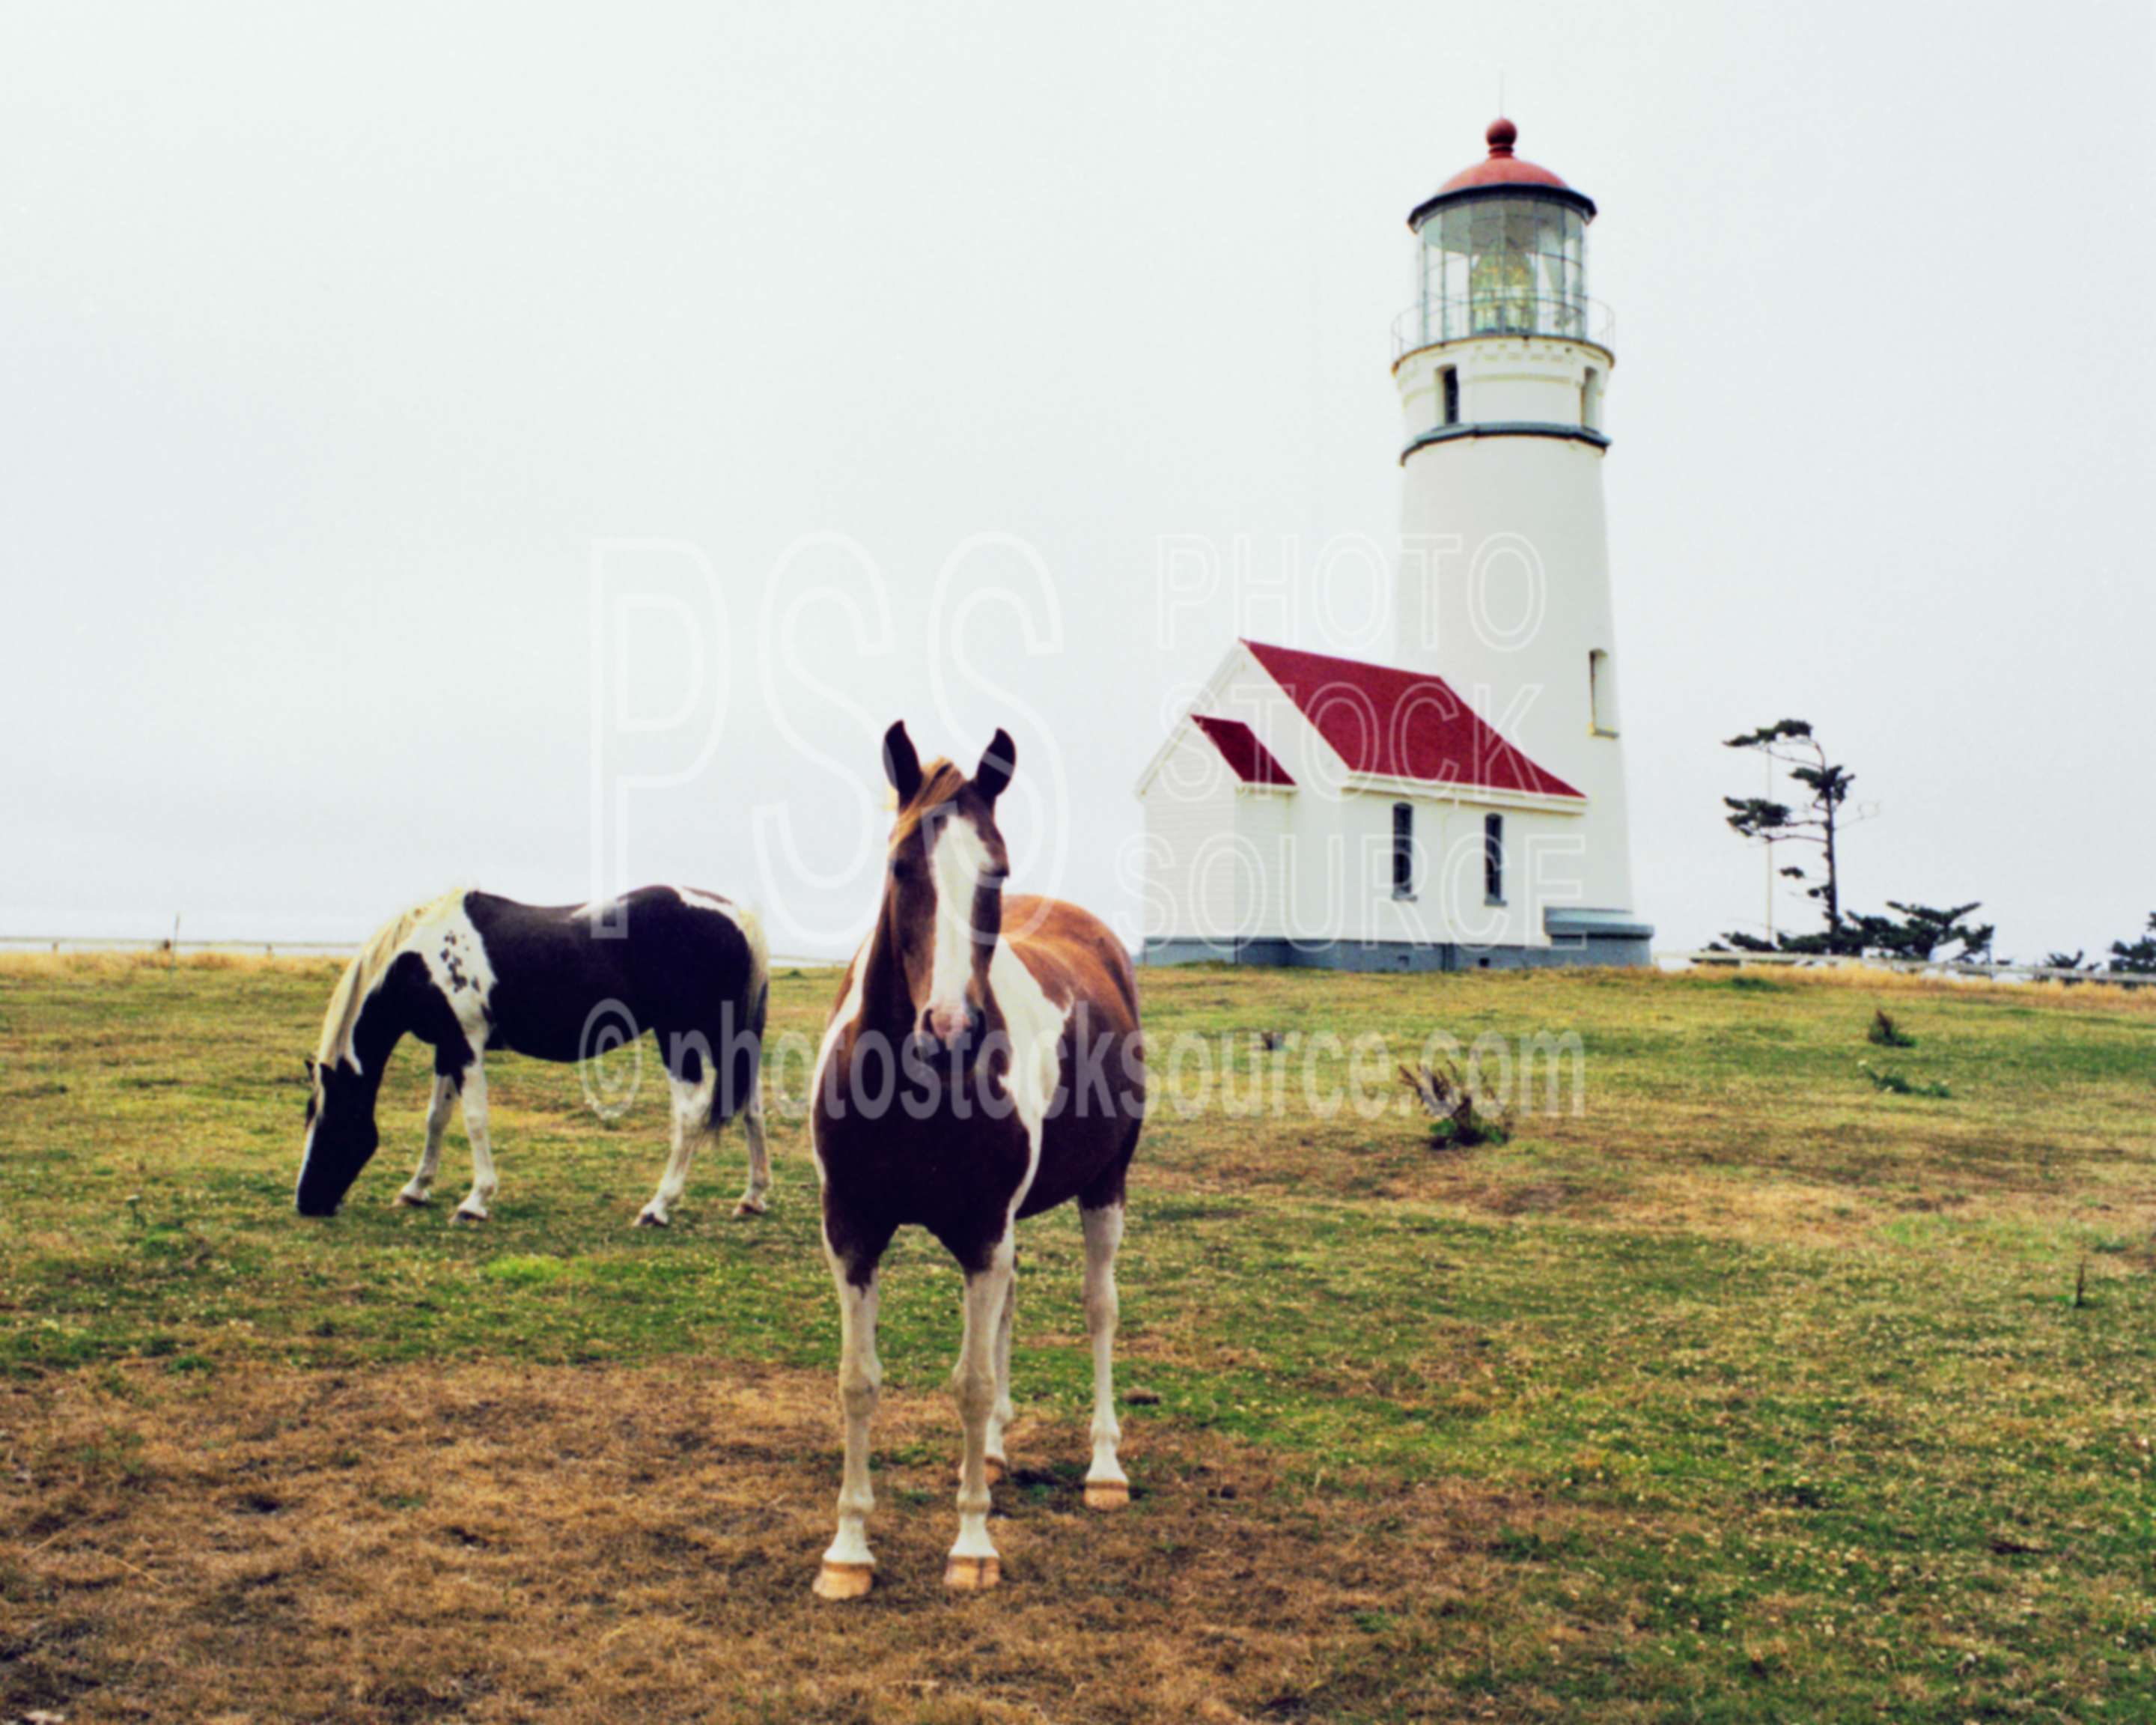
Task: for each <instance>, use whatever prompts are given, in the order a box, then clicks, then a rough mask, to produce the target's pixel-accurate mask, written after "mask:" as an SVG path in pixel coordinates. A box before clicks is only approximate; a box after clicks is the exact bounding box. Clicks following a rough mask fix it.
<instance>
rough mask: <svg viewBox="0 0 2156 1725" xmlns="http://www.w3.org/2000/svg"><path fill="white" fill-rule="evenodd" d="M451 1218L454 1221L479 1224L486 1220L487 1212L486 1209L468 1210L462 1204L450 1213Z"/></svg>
mask: <svg viewBox="0 0 2156 1725" xmlns="http://www.w3.org/2000/svg"><path fill="white" fill-rule="evenodd" d="M449 1219H450V1220H451V1221H452V1222H470V1223H474V1224H477V1223H480V1222H484V1221H485V1219H486V1212H485V1210H468V1209H465V1208H464V1207H463V1206H462V1205H459V1206H458V1208H457V1209H455V1210H454V1211H453V1212H451V1213H450V1216H449Z"/></svg>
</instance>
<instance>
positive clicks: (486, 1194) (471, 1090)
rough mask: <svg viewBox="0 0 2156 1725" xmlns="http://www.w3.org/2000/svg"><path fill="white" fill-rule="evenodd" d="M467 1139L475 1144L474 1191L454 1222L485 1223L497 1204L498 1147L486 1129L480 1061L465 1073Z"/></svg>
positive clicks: (483, 1073)
mask: <svg viewBox="0 0 2156 1725" xmlns="http://www.w3.org/2000/svg"><path fill="white" fill-rule="evenodd" d="M464 1101H465V1137H466V1138H467V1139H468V1140H469V1141H470V1144H471V1158H472V1189H471V1190H470V1192H469V1193H467V1194H465V1201H464V1202H463V1203H462V1204H459V1205H458V1206H457V1208H456V1214H454V1215H453V1216H451V1217H450V1218H449V1219H450V1220H451V1221H452V1222H484V1221H485V1220H486V1216H487V1206H488V1205H489V1204H492V1203H493V1202H494V1194H495V1190H496V1184H495V1178H494V1147H493V1145H492V1143H491V1142H490V1139H489V1137H488V1134H487V1129H486V1072H485V1069H484V1068H483V1067H482V1066H481V1065H480V1063H479V1060H477V1058H476V1057H475V1058H474V1060H473V1061H472V1063H471V1065H469V1066H467V1067H465V1072H464Z"/></svg>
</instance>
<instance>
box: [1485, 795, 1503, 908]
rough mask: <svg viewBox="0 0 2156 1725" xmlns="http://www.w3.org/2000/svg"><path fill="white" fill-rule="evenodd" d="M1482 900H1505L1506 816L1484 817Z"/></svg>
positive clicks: (1487, 901)
mask: <svg viewBox="0 0 2156 1725" xmlns="http://www.w3.org/2000/svg"><path fill="white" fill-rule="evenodd" d="M1482 901H1483V902H1484V903H1485V904H1491V905H1501V904H1502V903H1504V902H1505V817H1504V816H1503V815H1501V814H1486V815H1484V816H1483V817H1482Z"/></svg>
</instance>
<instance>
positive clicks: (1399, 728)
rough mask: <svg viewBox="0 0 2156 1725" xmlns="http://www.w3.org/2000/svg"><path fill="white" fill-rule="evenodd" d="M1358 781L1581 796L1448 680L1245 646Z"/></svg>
mask: <svg viewBox="0 0 2156 1725" xmlns="http://www.w3.org/2000/svg"><path fill="white" fill-rule="evenodd" d="M1243 644H1244V645H1245V647H1248V648H1249V649H1250V653H1251V656H1252V657H1254V658H1255V660H1257V661H1258V663H1259V664H1260V665H1263V666H1264V667H1265V674H1266V675H1268V676H1270V678H1271V679H1272V680H1274V681H1275V682H1276V683H1277V684H1279V685H1280V686H1281V691H1282V692H1283V693H1285V694H1286V696H1287V698H1288V699H1289V700H1290V701H1293V702H1294V703H1295V704H1296V706H1297V707H1298V708H1300V709H1301V712H1302V716H1303V717H1305V718H1306V719H1307V720H1309V721H1310V722H1311V723H1312V725H1313V726H1316V727H1317V734H1318V735H1319V736H1320V737H1323V738H1324V739H1325V741H1326V742H1327V745H1328V746H1330V747H1331V748H1332V752H1334V753H1335V754H1337V755H1338V756H1339V757H1340V758H1341V759H1342V761H1344V762H1347V770H1348V771H1349V772H1350V773H1370V774H1373V775H1374V776H1376V777H1378V778H1412V779H1419V780H1421V781H1423V782H1424V783H1427V784H1438V785H1458V786H1461V787H1463V788H1464V787H1466V786H1478V787H1480V788H1483V789H1485V790H1495V791H1517V792H1522V793H1527V794H1528V795H1532V796H1538V797H1578V796H1580V795H1581V793H1579V792H1578V791H1577V790H1575V789H1573V787H1572V786H1570V785H1568V784H1567V783H1565V782H1564V781H1563V779H1561V778H1558V776H1557V775H1556V774H1555V773H1551V772H1549V771H1548V770H1547V769H1545V768H1541V767H1537V765H1536V764H1535V763H1534V762H1532V761H1530V760H1529V759H1528V758H1527V757H1526V756H1525V755H1523V754H1522V753H1521V752H1520V751H1519V750H1517V748H1515V747H1512V744H1511V743H1509V742H1506V741H1505V739H1504V738H1503V737H1501V736H1499V735H1498V734H1497V732H1496V731H1494V730H1492V729H1491V727H1490V726H1488V725H1486V724H1485V723H1484V722H1483V721H1482V716H1481V714H1479V713H1477V712H1476V711H1475V709H1474V708H1473V707H1471V706H1468V704H1467V703H1466V701H1462V700H1461V699H1460V697H1459V696H1457V695H1455V694H1454V693H1453V692H1452V686H1451V685H1450V684H1449V683H1447V682H1446V681H1445V680H1444V679H1443V678H1442V677H1433V676H1428V675H1424V674H1423V673H1422V672H1419V671H1410V670H1399V669H1397V668H1395V667H1394V666H1392V665H1365V664H1364V663H1363V661H1362V660H1359V659H1334V658H1332V656H1330V655H1327V654H1323V653H1304V652H1301V651H1300V650H1298V649H1296V648H1293V647H1273V646H1268V645H1266V644H1265V643H1264V642H1262V641H1245V642H1244V643H1243Z"/></svg>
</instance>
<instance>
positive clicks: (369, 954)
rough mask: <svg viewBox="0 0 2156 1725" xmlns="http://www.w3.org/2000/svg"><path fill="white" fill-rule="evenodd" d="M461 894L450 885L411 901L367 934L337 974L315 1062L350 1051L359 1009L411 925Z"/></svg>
mask: <svg viewBox="0 0 2156 1725" xmlns="http://www.w3.org/2000/svg"><path fill="white" fill-rule="evenodd" d="M463 896H464V889H463V888H461V887H457V888H453V889H452V890H451V891H448V892H445V893H444V894H442V895H441V896H440V897H439V898H432V899H429V900H428V901H427V902H426V903H425V904H423V905H414V906H412V908H411V909H410V910H408V911H403V912H402V913H401V914H399V915H398V916H392V917H391V918H390V919H389V920H388V922H385V923H383V924H382V927H379V928H377V929H376V930H375V931H374V932H373V933H372V934H371V935H369V936H368V937H367V944H366V945H365V946H363V947H361V948H360V949H359V952H358V954H357V956H356V957H354V958H353V959H352V963H349V964H347V965H346V966H345V968H344V974H343V975H342V976H341V977H339V978H337V985H336V990H335V992H333V993H331V995H330V1009H329V1011H328V1013H327V1014H325V1015H324V1017H323V1019H322V1040H321V1044H320V1045H319V1046H317V1047H316V1050H315V1060H316V1064H317V1065H322V1066H334V1065H336V1064H337V1062H338V1061H340V1060H343V1059H344V1058H345V1057H346V1055H349V1054H350V1053H351V1052H352V1030H353V1029H354V1027H355V1026H357V1024H358V1023H359V1012H360V1009H361V1008H362V1006H364V1005H366V1004H367V996H368V995H370V994H372V993H373V992H374V987H375V984H376V983H379V982H380V981H381V980H382V973H383V972H384V971H386V970H388V968H389V967H390V965H391V963H393V962H394V960H395V959H396V957H397V954H398V949H399V948H401V947H403V944H404V942H406V941H408V939H410V938H411V936H412V931H413V929H415V928H417V927H418V926H419V925H420V924H421V923H422V922H425V921H426V920H427V919H428V918H429V916H433V915H434V913H435V912H436V911H439V910H441V909H442V908H443V907H444V906H446V905H448V904H449V902H450V901H452V900H454V899H460V898H462V897H463Z"/></svg>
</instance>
